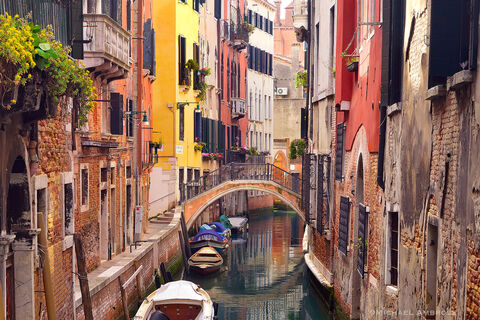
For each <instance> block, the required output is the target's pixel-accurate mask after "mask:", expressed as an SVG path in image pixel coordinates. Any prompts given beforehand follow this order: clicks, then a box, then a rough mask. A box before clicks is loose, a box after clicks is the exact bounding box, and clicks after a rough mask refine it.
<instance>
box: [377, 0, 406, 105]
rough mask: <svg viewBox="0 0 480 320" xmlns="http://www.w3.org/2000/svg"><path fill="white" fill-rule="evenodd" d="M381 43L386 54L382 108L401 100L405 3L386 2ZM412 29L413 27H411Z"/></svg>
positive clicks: (391, 0) (400, 1)
mask: <svg viewBox="0 0 480 320" xmlns="http://www.w3.org/2000/svg"><path fill="white" fill-rule="evenodd" d="M387 1H388V4H387V3H386V4H385V14H384V17H385V20H384V24H383V27H382V28H383V30H384V31H383V33H382V39H383V40H382V41H383V42H384V43H385V44H384V48H385V49H386V50H385V51H387V53H386V54H385V55H383V61H382V65H383V66H382V78H381V88H382V89H381V95H382V97H381V101H382V105H383V106H390V105H392V104H394V103H397V102H400V101H401V98H402V77H403V63H402V61H404V58H403V42H404V31H405V1H404V0H399V1H397V0H387ZM412 27H414V26H413V25H412Z"/></svg>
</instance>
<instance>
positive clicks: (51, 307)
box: [37, 212, 57, 320]
mask: <svg viewBox="0 0 480 320" xmlns="http://www.w3.org/2000/svg"><path fill="white" fill-rule="evenodd" d="M43 215H44V213H43V212H39V213H37V223H38V226H39V227H40V237H39V246H40V249H41V250H40V252H41V255H42V256H43V268H42V271H43V287H44V290H45V300H46V304H47V314H48V320H57V314H56V310H55V298H54V296H53V283H52V274H51V273H50V258H49V256H48V240H47V230H46V229H45V221H44V220H43Z"/></svg>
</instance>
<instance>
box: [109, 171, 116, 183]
mask: <svg viewBox="0 0 480 320" xmlns="http://www.w3.org/2000/svg"><path fill="white" fill-rule="evenodd" d="M110 184H115V167H111V168H110Z"/></svg>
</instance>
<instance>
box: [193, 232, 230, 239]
mask: <svg viewBox="0 0 480 320" xmlns="http://www.w3.org/2000/svg"><path fill="white" fill-rule="evenodd" d="M200 240H216V241H223V237H222V236H221V235H220V234H218V233H217V232H216V231H214V230H203V231H200V232H199V233H197V235H196V236H195V237H193V241H200Z"/></svg>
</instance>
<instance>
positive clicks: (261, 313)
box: [247, 285, 303, 320]
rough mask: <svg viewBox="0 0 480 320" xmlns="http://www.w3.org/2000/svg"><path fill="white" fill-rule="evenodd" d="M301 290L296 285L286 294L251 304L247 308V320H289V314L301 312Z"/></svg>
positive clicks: (299, 286) (300, 287)
mask: <svg viewBox="0 0 480 320" xmlns="http://www.w3.org/2000/svg"><path fill="white" fill-rule="evenodd" d="M302 300H303V289H302V286H301V285H296V286H294V287H292V288H290V289H289V290H288V292H287V293H286V294H283V295H280V296H277V297H275V298H272V299H268V300H264V301H256V302H252V303H250V304H249V306H248V312H247V320H267V319H268V320H270V319H272V320H278V319H290V318H289V316H288V315H289V314H290V313H292V314H298V313H299V312H300V310H301V306H302Z"/></svg>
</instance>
